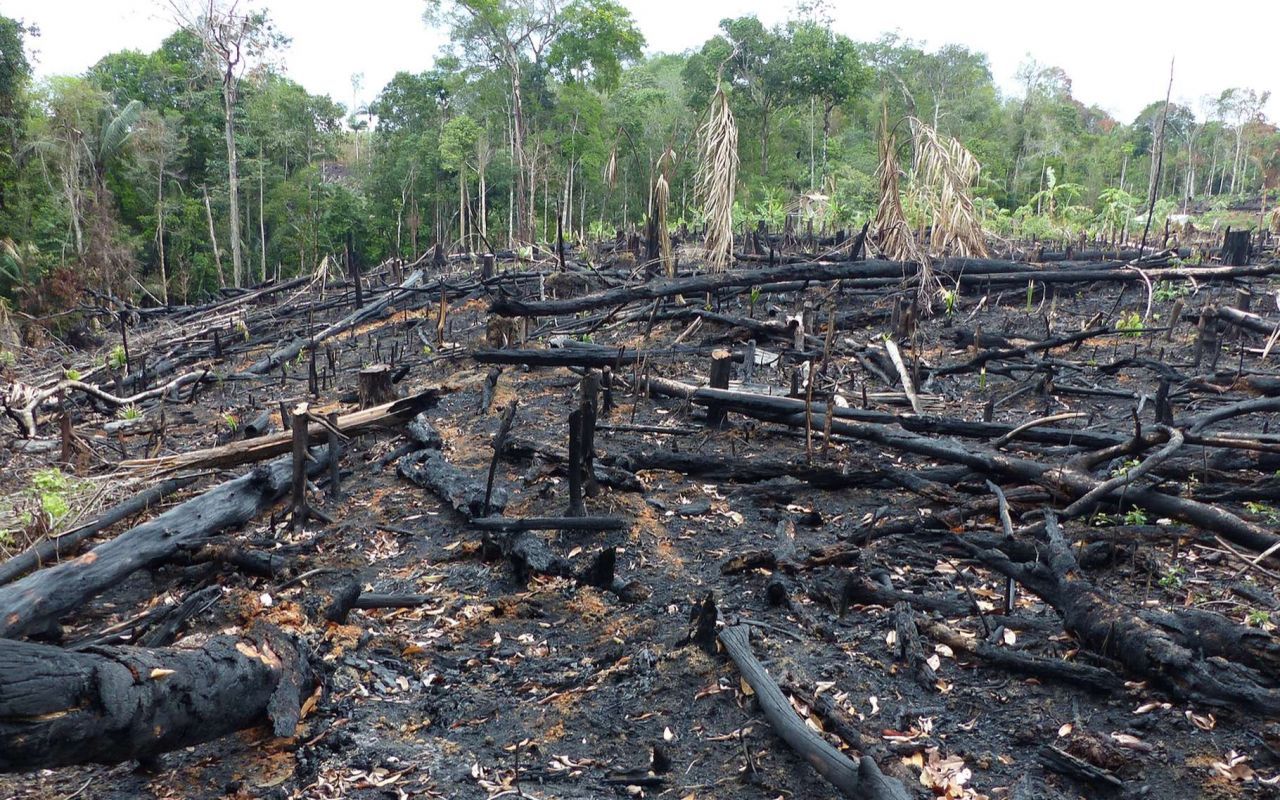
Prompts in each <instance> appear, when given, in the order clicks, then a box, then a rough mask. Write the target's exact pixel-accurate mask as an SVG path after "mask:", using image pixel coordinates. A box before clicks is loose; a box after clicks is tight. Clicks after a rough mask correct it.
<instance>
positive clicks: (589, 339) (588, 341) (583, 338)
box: [578, 333, 594, 344]
mask: <svg viewBox="0 0 1280 800" xmlns="http://www.w3.org/2000/svg"><path fill="white" fill-rule="evenodd" d="M578 341H580V342H584V343H586V344H591V343H592V342H593V341H594V339H592V337H591V334H589V333H581V334H578Z"/></svg>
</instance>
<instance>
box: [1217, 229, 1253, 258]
mask: <svg viewBox="0 0 1280 800" xmlns="http://www.w3.org/2000/svg"><path fill="white" fill-rule="evenodd" d="M1249 237H1250V234H1249V231H1247V230H1244V231H1233V230H1231V229H1227V233H1226V235H1225V236H1223V237H1222V263H1223V264H1225V265H1226V266H1228V267H1243V266H1244V265H1245V264H1248V263H1249V255H1250V250H1251V247H1250V238H1249Z"/></svg>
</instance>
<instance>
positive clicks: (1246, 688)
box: [973, 512, 1280, 717]
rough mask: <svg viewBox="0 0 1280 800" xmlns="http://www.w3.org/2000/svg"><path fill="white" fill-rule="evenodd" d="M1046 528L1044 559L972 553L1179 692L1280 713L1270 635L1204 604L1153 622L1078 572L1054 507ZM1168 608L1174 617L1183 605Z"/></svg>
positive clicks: (1138, 670) (1096, 645)
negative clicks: (1246, 628) (1020, 560)
mask: <svg viewBox="0 0 1280 800" xmlns="http://www.w3.org/2000/svg"><path fill="white" fill-rule="evenodd" d="M1045 530H1046V537H1047V545H1048V546H1047V549H1046V551H1045V552H1044V556H1043V558H1042V560H1041V561H1039V562H1036V563H1032V564H1015V563H1013V562H1012V561H1010V560H1009V558H1008V557H1007V556H1005V555H1004V554H1003V553H1000V552H999V551H995V550H990V549H982V548H974V552H973V556H974V557H975V558H977V559H978V560H980V561H981V562H982V563H984V564H986V565H987V566H989V567H991V568H992V569H995V570H997V571H998V572H1000V573H1003V574H1004V575H1007V576H1009V577H1011V578H1013V579H1014V580H1017V581H1018V582H1019V583H1021V584H1023V585H1024V586H1026V587H1027V588H1028V589H1030V590H1031V591H1033V592H1035V593H1036V594H1037V595H1038V596H1039V597H1040V598H1041V599H1043V600H1044V601H1045V602H1046V603H1048V604H1049V605H1051V606H1053V608H1054V609H1055V610H1056V611H1057V612H1058V613H1059V614H1060V615H1061V616H1062V622H1063V626H1064V627H1065V628H1066V629H1067V631H1068V632H1070V633H1072V634H1074V635H1075V636H1076V637H1077V638H1079V640H1080V642H1081V644H1083V645H1085V646H1086V647H1088V648H1089V649H1090V650H1092V651H1094V652H1096V653H1098V654H1100V655H1102V656H1104V657H1106V658H1110V659H1113V660H1114V661H1116V662H1118V663H1120V664H1122V665H1124V667H1125V668H1126V669H1128V670H1130V671H1131V672H1133V673H1135V674H1137V675H1141V676H1142V677H1145V678H1148V679H1150V680H1152V681H1153V682H1154V683H1155V684H1156V685H1158V686H1159V687H1160V688H1162V689H1164V690H1165V691H1168V692H1170V693H1171V694H1173V695H1174V696H1175V697H1178V698H1180V699H1185V700H1189V701H1192V702H1196V703H1202V704H1205V705H1209V706H1213V707H1216V708H1229V709H1233V710H1235V711H1238V712H1241V713H1246V714H1257V715H1262V716H1268V717H1274V716H1276V715H1277V714H1280V689H1278V688H1276V686H1275V680H1274V676H1275V665H1276V656H1275V652H1276V650H1275V643H1274V640H1273V637H1271V636H1270V635H1269V634H1265V635H1263V636H1262V637H1257V636H1256V634H1252V633H1248V634H1244V633H1238V632H1237V631H1236V630H1235V629H1236V628H1238V627H1239V626H1238V625H1236V624H1235V623H1233V622H1231V621H1230V620H1228V619H1227V618H1226V617H1222V616H1219V615H1216V614H1211V613H1209V612H1204V611H1197V612H1196V613H1195V614H1194V615H1192V616H1190V617H1187V618H1184V619H1183V620H1182V623H1183V624H1182V625H1178V626H1171V625H1168V624H1157V623H1155V622H1152V620H1150V619H1148V618H1147V617H1146V615H1144V614H1141V613H1139V614H1135V613H1133V612H1132V611H1131V610H1130V609H1128V608H1125V607H1124V606H1122V605H1120V604H1118V603H1116V602H1114V601H1113V600H1111V599H1110V598H1108V597H1107V596H1106V595H1105V594H1104V593H1103V592H1102V591H1101V590H1100V589H1098V588H1097V587H1096V586H1094V584H1093V583H1092V582H1090V581H1089V580H1087V579H1085V578H1083V577H1081V576H1080V575H1079V564H1078V563H1077V561H1076V557H1075V555H1074V553H1073V552H1072V549H1071V546H1070V544H1069V543H1068V542H1067V540H1066V538H1065V537H1064V536H1063V534H1062V529H1061V528H1060V527H1059V526H1058V523H1057V520H1056V518H1055V517H1054V514H1053V512H1046V515H1045ZM1165 616H1172V617H1174V618H1175V619H1176V618H1177V617H1178V616H1179V612H1171V613H1170V615H1165ZM1188 633H1190V635H1188ZM1259 638H1260V639H1261V641H1258V639H1259ZM1241 645H1244V646H1243V647H1241ZM1263 666H1265V667H1266V669H1262V668H1259V667H1263Z"/></svg>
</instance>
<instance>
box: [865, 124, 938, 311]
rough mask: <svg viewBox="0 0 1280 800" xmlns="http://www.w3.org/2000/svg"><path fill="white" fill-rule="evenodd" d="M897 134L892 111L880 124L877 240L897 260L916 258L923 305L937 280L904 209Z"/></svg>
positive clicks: (919, 297) (919, 295)
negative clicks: (892, 124)
mask: <svg viewBox="0 0 1280 800" xmlns="http://www.w3.org/2000/svg"><path fill="white" fill-rule="evenodd" d="M897 151H898V137H897V136H895V135H894V133H893V130H892V129H890V127H889V114H888V111H887V110H886V111H885V112H884V114H883V119H882V121H881V127H880V165H879V166H878V167H877V168H876V179H877V180H878V181H879V182H880V204H879V205H878V206H877V207H876V216H875V220H874V221H873V222H872V227H873V228H874V230H875V233H874V241H875V243H876V246H877V247H879V248H880V251H881V252H882V253H884V255H885V256H886V257H887V258H890V259H892V260H894V261H903V262H914V263H915V264H917V265H918V266H917V271H916V276H915V278H916V283H917V286H916V292H917V298H918V301H919V303H920V305H921V307H922V308H923V309H925V310H927V309H928V308H929V307H930V296H931V295H932V293H933V291H934V289H935V286H934V284H937V283H938V281H937V279H936V278H935V277H934V275H933V269H932V267H931V266H930V265H929V257H928V254H927V253H926V252H925V251H924V249H923V248H921V247H920V245H919V244H918V243H917V242H916V237H915V233H914V232H913V231H912V230H911V225H910V224H909V223H908V222H907V215H906V213H905V212H904V211H903V210H902V193H901V185H900V180H899V168H898V155H897Z"/></svg>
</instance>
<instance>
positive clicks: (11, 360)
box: [0, 350, 18, 367]
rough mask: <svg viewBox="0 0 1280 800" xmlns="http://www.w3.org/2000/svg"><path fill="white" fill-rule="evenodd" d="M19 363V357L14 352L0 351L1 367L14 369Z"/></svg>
mask: <svg viewBox="0 0 1280 800" xmlns="http://www.w3.org/2000/svg"><path fill="white" fill-rule="evenodd" d="M17 363H18V357H17V356H16V355H14V353H13V351H12V350H0V367H12V366H13V365H15V364H17Z"/></svg>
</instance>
